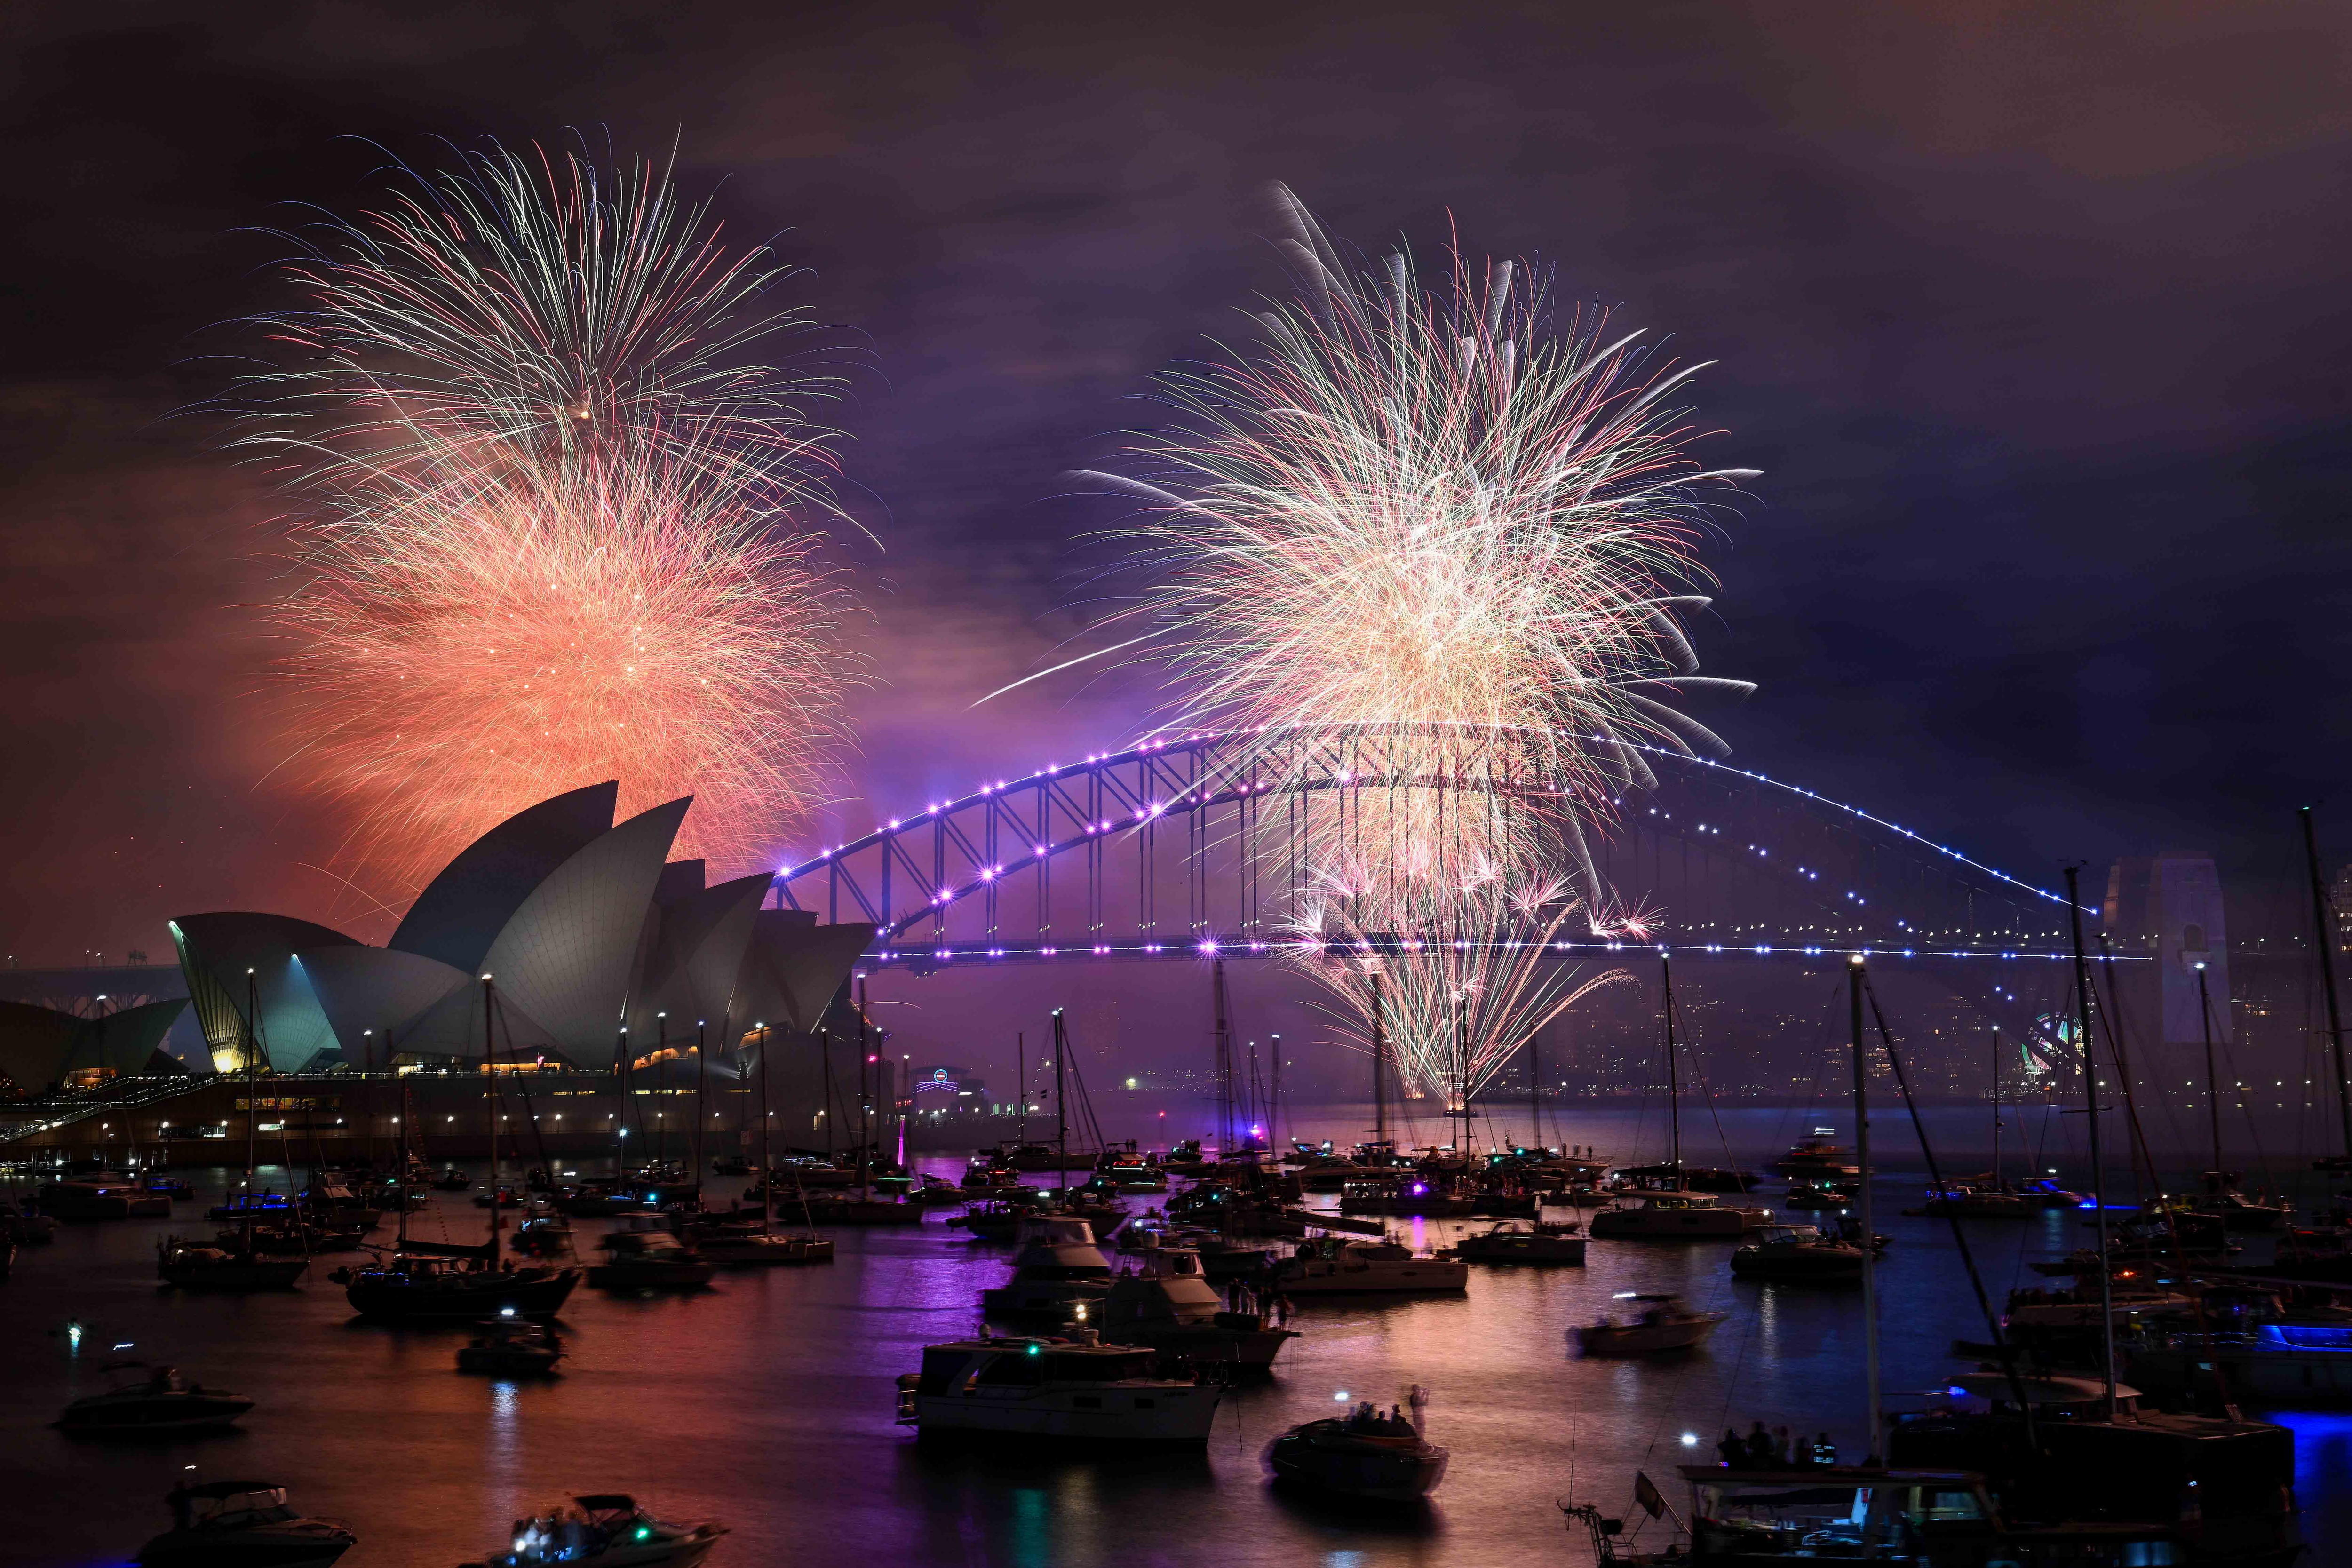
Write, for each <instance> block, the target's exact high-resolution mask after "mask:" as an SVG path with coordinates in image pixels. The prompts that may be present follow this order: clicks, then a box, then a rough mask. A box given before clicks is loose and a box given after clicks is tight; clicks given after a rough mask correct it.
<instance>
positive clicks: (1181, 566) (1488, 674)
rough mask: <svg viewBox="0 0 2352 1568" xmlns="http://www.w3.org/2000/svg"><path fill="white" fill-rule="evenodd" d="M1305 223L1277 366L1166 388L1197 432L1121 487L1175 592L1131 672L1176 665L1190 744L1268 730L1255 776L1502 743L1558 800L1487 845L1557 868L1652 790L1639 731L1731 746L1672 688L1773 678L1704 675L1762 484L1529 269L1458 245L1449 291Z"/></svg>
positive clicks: (1505, 855)
mask: <svg viewBox="0 0 2352 1568" xmlns="http://www.w3.org/2000/svg"><path fill="white" fill-rule="evenodd" d="M1293 212H1294V215H1295V216H1297V219H1298V224H1297V237H1296V238H1295V239H1294V240H1293V241H1292V242H1290V244H1289V246H1288V252H1289V255H1290V258H1291V260H1292V262H1293V263H1294V266H1295V269H1296V270H1297V274H1298V276H1299V280H1300V289H1299V298H1298V299H1297V300H1293V301H1290V302H1286V303H1281V304H1277V305H1276V307H1275V308H1273V309H1271V310H1268V311H1266V312H1265V313H1264V314H1263V315H1261V316H1260V317H1259V318H1258V320H1259V322H1260V326H1261V329H1262V330H1261V333H1260V339H1259V342H1258V343H1257V345H1256V346H1255V349H1254V350H1251V351H1248V352H1244V353H1235V354H1232V355H1229V356H1228V357H1227V358H1226V359H1224V360H1223V362H1221V363H1213V364H1210V365H1207V366H1204V367H1201V368H1195V369H1190V370H1184V371H1180V372H1174V373H1171V374H1168V375H1166V376H1165V377H1163V381H1162V388H1163V392H1164V394H1165V395H1167V397H1168V398H1169V399H1170V400H1171V402H1172V403H1173V404H1174V405H1176V406H1177V408H1178V409H1179V411H1180V413H1181V415H1182V416H1185V423H1186V424H1187V426H1189V427H1188V428H1186V429H1184V430H1181V431H1179V432H1176V433H1172V434H1167V435H1161V436H1154V437H1145V438H1144V439H1143V440H1142V441H1141V443H1140V445H1139V447H1137V451H1138V453H1139V456H1140V457H1141V458H1142V459H1143V460H1144V461H1145V463H1146V464H1148V465H1150V467H1152V468H1156V469H1158V470H1160V479H1159V480H1158V482H1154V483H1143V482H1140V481H1138V480H1135V479H1126V478H1121V477H1118V476H1108V475H1097V476H1094V477H1096V478H1097V479H1104V480H1106V481H1108V483H1110V484H1112V485H1113V486H1115V487H1118V488H1119V489H1124V490H1126V491H1127V492H1128V493H1130V494H1132V495H1135V496H1137V497H1139V498H1140V499H1142V500H1144V501H1145V502H1146V503H1147V514H1146V516H1145V517H1144V519H1143V520H1142V521H1139V523H1137V524H1135V525H1133V526H1132V527H1131V528H1130V529H1129V530H1128V531H1127V538H1128V541H1129V543H1130V545H1131V546H1132V550H1133V554H1134V558H1135V560H1136V561H1137V563H1139V565H1140V566H1141V567H1142V568H1144V569H1145V570H1146V571H1147V572H1148V573H1149V574H1150V584H1149V586H1148V587H1147V588H1146V589H1145V591H1144V593H1143V595H1142V597H1141V601H1140V603H1139V604H1137V605H1133V606H1131V607H1129V608H1128V609H1126V610H1123V611H1121V612H1119V613H1118V614H1117V615H1115V616H1113V617H1111V618H1109V619H1108V620H1106V621H1105V622H1103V623H1102V626H1104V627H1105V628H1111V627H1116V629H1117V630H1118V634H1119V635H1120V636H1121V637H1123V638H1124V637H1132V636H1133V634H1134V633H1135V632H1136V631H1137V629H1138V626H1140V628H1141V629H1142V631H1143V632H1144V633H1145V634H1146V635H1145V636H1144V637H1142V638H1141V640H1140V642H1139V643H1138V644H1137V645H1136V646H1133V647H1129V648H1127V650H1126V661H1127V662H1129V663H1139V662H1143V661H1146V660H1156V661H1158V662H1159V663H1160V666H1161V668H1163V670H1164V671H1165V675H1166V679H1167V682H1168V685H1169V687H1170V688H1171V689H1172V690H1173V691H1174V692H1176V694H1177V704H1178V705H1177V710H1176V711H1175V713H1174V714H1173V716H1172V718H1171V721H1170V723H1169V725H1168V728H1169V729H1171V730H1186V731H1191V730H1203V729H1212V728H1214V729H1225V730H1241V731H1256V732H1259V733H1261V734H1262V735H1263V736H1264V737H1265V739H1264V740H1263V742H1261V745H1260V747H1259V748H1258V750H1257V752H1255V754H1252V755H1249V756H1236V757H1235V759H1234V767H1235V768H1236V769H1237V770H1238V769H1242V768H1248V767H1252V766H1255V767H1257V768H1258V769H1260V770H1261V771H1264V770H1265V769H1267V768H1268V767H1269V766H1270V767H1272V768H1273V769H1275V770H1276V771H1278V770H1279V768H1280V767H1281V766H1282V765H1283V764H1282V761H1281V759H1282V757H1283V755H1284V754H1285V738H1286V737H1287V736H1289V735H1291V734H1294V733H1296V732H1299V731H1319V732H1328V731H1332V730H1335V729H1336V730H1338V731H1342V732H1345V731H1366V732H1370V731H1382V732H1386V733H1390V734H1394V733H1402V732H1411V731H1420V732H1423V733H1426V734H1428V735H1430V736H1432V737H1434V738H1433V740H1432V741H1431V742H1430V743H1429V744H1430V754H1429V757H1428V759H1427V763H1426V765H1423V766H1419V767H1414V768H1411V769H1408V770H1405V771H1406V772H1408V773H1415V774H1420V775H1444V774H1448V773H1458V772H1461V771H1462V769H1463V766H1464V764H1463V763H1462V762H1461V761H1460V759H1461V757H1462V755H1463V753H1464V752H1465V745H1464V744H1463V738H1464V737H1465V736H1468V735H1472V734H1475V735H1476V736H1477V737H1478V738H1477V739H1476V741H1475V750H1476V751H1477V752H1478V754H1479V755H1480V757H1481V758H1482V760H1483V764H1484V765H1485V766H1486V767H1487V768H1489V769H1490V770H1492V771H1493V772H1495V773H1511V774H1514V775H1516V776H1517V777H1518V778H1520V779H1522V780H1531V781H1543V782H1544V783H1545V784H1549V786H1550V789H1551V793H1550V795H1549V799H1550V800H1551V801H1552V802H1553V803H1554V805H1553V806H1552V808H1550V809H1549V811H1548V812H1538V813H1535V814H1533V815H1530V814H1525V813H1522V814H1518V815H1517V816H1515V817H1514V818H1513V819H1512V821H1513V824H1514V825H1513V826H1511V828H1510V831H1509V835H1508V837H1505V838H1500V839H1497V840H1496V842H1494V843H1491V844H1488V845H1486V846H1485V847H1483V848H1482V850H1481V852H1482V853H1485V854H1486V855H1488V856H1490V857H1492V858H1496V859H1498V860H1501V861H1504V862H1506V863H1509V864H1512V865H1513V866H1514V867H1515V868H1517V869H1520V870H1525V871H1532V870H1533V869H1534V868H1535V867H1536V866H1537V865H1538V864H1539V863H1540V861H1541V860H1542V859H1543V858H1546V856H1547V855H1548V854H1557V852H1558V843H1559V833H1560V832H1561V831H1563V830H1564V831H1565V832H1566V833H1567V834H1568V835H1569V836H1570V841H1571V842H1572V843H1574V844H1578V845H1580V843H1581V838H1580V833H1581V829H1582V827H1583V826H1584V825H1585V824H1587V823H1591V822H1596V821H1599V820H1603V819H1605V818H1606V817H1607V816H1608V815H1609V803H1610V801H1611V799H1612V795H1614V794H1616V793H1618V792H1622V789H1624V788H1626V787H1629V786H1639V785H1645V784H1650V783H1652V782H1654V780H1653V776H1652V774H1651V773H1650V770H1649V768H1648V767H1647V765H1646V764H1645V763H1644V762H1643V759H1642V756H1641V753H1640V752H1638V751H1636V750H1634V749H1633V748H1632V747H1631V746H1629V745H1628V744H1626V742H1649V743H1655V744H1662V745H1665V746H1668V747H1671V748H1673V749H1675V750H1678V751H1683V752H1696V751H1697V750H1701V749H1704V750H1708V751H1720V750H1722V749H1723V746H1722V742H1720V741H1719V740H1718V739H1717V737H1716V736H1715V735H1714V734H1713V733H1712V732H1710V731H1708V730H1707V729H1706V727H1705V726H1704V725H1701V724H1700V723H1698V722H1697V721H1695V720H1693V719H1691V718H1689V717H1688V716H1687V715H1685V714H1684V713H1682V712H1681V711H1680V710H1678V709H1677V708H1676V707H1675V706H1674V701H1675V699H1676V698H1678V697H1679V696H1681V695H1683V694H1685V693H1688V692H1690V691H1693V690H1699V689H1715V690H1724V691H1735V692H1745V691H1747V690H1748V689H1749V688H1748V684H1747V683H1746V682H1740V681H1728V680H1719V679H1711V678H1706V677H1700V676H1698V675H1697V674H1696V668H1697V661H1696V656H1695V654H1694V652H1693V650H1692V647H1691V645H1690V642H1689V640H1688V638H1687V637H1686V636H1685V634H1684V632H1683V629H1682V627H1681V625H1680V624H1679V620H1678V616H1680V615H1681V614H1682V613H1684V612H1686V611H1688V610H1691V609H1693V608H1696V607H1698V606H1701V605H1705V604H1706V602H1707V601H1706V599H1705V598H1704V597H1703V596H1701V595H1697V594H1695V593H1693V592H1691V591H1690V589H1691V588H1692V587H1693V586H1695V585H1703V584H1704V583H1705V573H1704V571H1703V570H1702V568H1701V567H1700V565H1699V563H1698V562H1697V560H1696V554H1695V550H1694V545H1695V542H1696V538H1697V536H1698V535H1699V533H1700V531H1702V529H1703V528H1704V526H1705V524H1706V508H1705V505H1704V502H1703V499H1702V498H1703V496H1704V494H1705V493H1706V491H1708V490H1709V489H1714V488H1717V487H1721V486H1726V485H1728V484H1730V483H1733V482H1735V481H1736V480H1738V479H1740V478H1742V477H1745V472H1746V471H1745V470H1734V469H1718V470H1705V469H1701V468H1699V467H1698V466H1697V465H1696V463H1695V462H1693V461H1692V460H1691V459H1690V458H1688V457H1687V456H1686V454H1685V451H1684V447H1685V443H1686V441H1687V439H1688V437H1689V436H1690V434H1691V432H1690V430H1689V428H1688V426H1687V422H1686V415H1685V411H1684V410H1681V409H1679V408H1677V407H1675V405H1673V404H1672V402H1671V398H1672V396H1673V395H1674V394H1675V391H1676V389H1677V388H1678V387H1679V386H1680V385H1681V384H1682V383H1683V381H1684V380H1685V377H1686V376H1687V375H1688V374H1690V373H1689V372H1687V371H1684V372H1675V373H1657V374H1653V373H1651V372H1650V371H1649V370H1648V369H1647V368H1645V362H1644V360H1643V356H1642V354H1641V353H1639V352H1638V348H1637V344H1636V342H1635V340H1634V339H1633V338H1631V337H1625V338H1619V339H1615V340H1611V339H1608V338H1606V337H1605V335H1604V334H1603V332H1602V331H1601V326H1602V323H1601V322H1600V321H1589V322H1588V321H1570V323H1569V324H1568V326H1567V329H1566V330H1565V331H1560V332H1553V331H1550V330H1549V315H1550V311H1549V300H1548V298H1547V294H1546V290H1545V289H1543V288H1541V287H1540V286H1528V285H1526V284H1524V283H1523V282H1522V278H1521V273H1520V270H1519V269H1518V268H1515V267H1514V266H1513V265H1512V264H1510V263H1507V262H1506V263H1498V264H1495V265H1493V266H1491V267H1489V268H1486V270H1485V271H1484V272H1483V274H1481V275H1478V276H1475V277H1474V276H1473V275H1472V274H1471V273H1470V271H1469V270H1468V268H1466V267H1465V266H1464V265H1463V264H1462V263H1461V262H1460V261H1459V259H1458V258H1457V261H1456V263H1455V266H1454V269H1453V271H1452V273H1451V275H1450V277H1449V279H1448V280H1447V282H1446V284H1445V285H1444V287H1443V288H1442V289H1438V290H1436V291H1434V292H1432V291H1428V290H1425V289H1423V285H1422V284H1421V282H1420V281H1419V279H1417V278H1416V277H1415V275H1414V273H1413V271H1412V265H1411V262H1410V259H1409V258H1407V257H1406V256H1404V255H1403V254H1402V253H1400V254H1398V255H1394V256H1391V257H1390V258H1387V261H1386V265H1385V266H1384V268H1382V269H1381V270H1380V271H1379V272H1377V273H1360V272H1350V271H1349V270H1348V269H1347V268H1345V267H1344V266H1343V265H1342V264H1341V262H1340V260H1339V258H1338V256H1337V254H1336V252H1335V251H1334V250H1333V248H1332V247H1331V246H1330V244H1329V242H1328V240H1327V239H1326V238H1325V237H1323V236H1322V234H1321V232H1320V230H1319V229H1318V228H1317V227H1316V226H1314V224H1313V222H1312V221H1311V219H1308V218H1307V217H1306V216H1305V215H1304V213H1303V212H1300V211H1298V210H1297V208H1296V206H1295V204H1294V205H1293ZM1420 793H1421V792H1414V794H1415V795H1419V794H1420ZM1406 809H1408V810H1410V811H1412V812H1413V813H1416V814H1419V815H1421V816H1426V817H1429V818H1431V819H1434V817H1435V816H1437V815H1438V814H1439V813H1440V812H1442V811H1443V810H1444V806H1442V805H1438V804H1435V803H1433V802H1431V801H1429V800H1427V799H1425V798H1419V799H1415V800H1412V802H1411V803H1410V804H1409V805H1408V806H1407V807H1406ZM1541 816H1549V817H1550V819H1551V820H1550V821H1549V824H1545V823H1542V822H1539V821H1538V818H1539V817H1541ZM1536 829H1545V830H1544V831H1534V830H1536ZM1547 841H1549V842H1547ZM1578 858H1579V859H1582V858H1583V857H1582V856H1581V855H1579V856H1578Z"/></svg>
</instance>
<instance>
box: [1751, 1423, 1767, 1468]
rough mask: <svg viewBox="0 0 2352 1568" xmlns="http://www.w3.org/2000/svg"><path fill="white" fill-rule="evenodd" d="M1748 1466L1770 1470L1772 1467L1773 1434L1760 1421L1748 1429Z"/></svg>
mask: <svg viewBox="0 0 2352 1568" xmlns="http://www.w3.org/2000/svg"><path fill="white" fill-rule="evenodd" d="M1748 1468H1749V1469H1751V1470H1769V1469H1770V1468H1772V1435H1771V1434H1770V1433H1769V1432H1767V1431H1765V1430H1764V1423H1762V1422H1761V1421H1759V1422H1757V1423H1755V1424H1754V1425H1753V1426H1750V1427H1748Z"/></svg>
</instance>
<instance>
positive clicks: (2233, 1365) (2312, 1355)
mask: <svg viewBox="0 0 2352 1568" xmlns="http://www.w3.org/2000/svg"><path fill="white" fill-rule="evenodd" d="M2125 1364H2126V1367H2128V1368H2129V1370H2130V1373H2131V1375H2132V1378H2133V1380H2134V1381H2135V1382H2137V1383H2140V1384H2146V1385H2147V1386H2148V1387H2150V1388H2153V1389H2156V1390H2158V1392H2159V1393H2160V1394H2166V1395H2172V1396H2179V1397H2189V1398H2195V1397H2199V1396H2209V1395H2210V1394H2213V1393H2214V1391H2215V1390H2216V1389H2220V1390H2222V1391H2225V1392H2226V1394H2227V1396H2228V1397H2230V1398H2232V1399H2244V1400H2247V1401H2248V1402H2250V1403H2257V1404H2261V1405H2283V1406H2286V1407H2288V1408H2294V1409H2309V1408H2314V1407H2328V1408H2339V1409H2340V1408H2341V1407H2342V1406H2343V1405H2345V1404H2346V1403H2347V1401H2352V1322H2297V1321H2293V1320H2292V1319H2289V1320H2286V1321H2279V1322H2270V1323H2255V1324H2252V1325H2251V1326H2249V1327H2247V1328H2245V1329H2241V1330H2237V1331H2211V1330H2208V1331H2199V1332H2179V1333H2167V1334H2158V1335H2154V1336H2150V1337H2148V1338H2147V1339H2145V1340H2143V1341H2142V1342H2140V1343H2137V1344H2135V1345H2133V1346H2132V1347H2131V1348H2130V1349H2129V1350H2128V1351H2127V1352H2126V1358H2125Z"/></svg>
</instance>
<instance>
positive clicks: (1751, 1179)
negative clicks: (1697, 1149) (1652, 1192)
mask: <svg viewBox="0 0 2352 1568" xmlns="http://www.w3.org/2000/svg"><path fill="white" fill-rule="evenodd" d="M1612 1174H1614V1175H1616V1176H1617V1177H1618V1178H1620V1179H1621V1180H1623V1181H1628V1182H1632V1183H1633V1184H1635V1185H1636V1186H1643V1187H1664V1188H1667V1189H1670V1190H1672V1189H1680V1190H1682V1191H1685V1192H1693V1193H1748V1192H1754V1191H1755V1190H1756V1189H1757V1188H1758V1187H1759V1186H1761V1185H1762V1184H1763V1183H1764V1178H1763V1177H1761V1176H1759V1175H1758V1174H1757V1173H1755V1172H1753V1171H1727V1170H1723V1169H1720V1168H1718V1167H1717V1166H1713V1165H1685V1164H1684V1163H1681V1162H1680V1161H1669V1162H1667V1163H1665V1164H1663V1165H1621V1166H1619V1167H1618V1168H1617V1169H1616V1170H1615V1171H1614V1172H1613V1173H1612Z"/></svg>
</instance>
